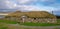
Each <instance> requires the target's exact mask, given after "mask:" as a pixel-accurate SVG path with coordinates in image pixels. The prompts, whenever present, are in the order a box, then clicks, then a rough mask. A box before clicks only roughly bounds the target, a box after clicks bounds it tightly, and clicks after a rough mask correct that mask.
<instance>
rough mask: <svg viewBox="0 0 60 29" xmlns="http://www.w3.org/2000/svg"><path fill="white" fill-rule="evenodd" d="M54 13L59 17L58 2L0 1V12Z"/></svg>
mask: <svg viewBox="0 0 60 29" xmlns="http://www.w3.org/2000/svg"><path fill="white" fill-rule="evenodd" d="M16 10H20V11H48V12H51V11H54V14H55V15H60V0H0V12H11V11H16Z"/></svg>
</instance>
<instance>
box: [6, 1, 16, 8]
mask: <svg viewBox="0 0 60 29" xmlns="http://www.w3.org/2000/svg"><path fill="white" fill-rule="evenodd" d="M5 4H6V6H7V7H9V8H16V6H17V4H16V3H14V2H12V1H8V0H7V1H5Z"/></svg>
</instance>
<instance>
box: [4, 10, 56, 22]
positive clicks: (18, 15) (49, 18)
mask: <svg viewBox="0 0 60 29" xmlns="http://www.w3.org/2000/svg"><path fill="white" fill-rule="evenodd" d="M5 18H7V19H10V20H15V21H18V22H23V23H24V22H33V23H37V22H38V23H56V22H57V20H56V19H57V18H56V16H54V15H53V14H50V13H48V12H46V11H31V12H20V11H16V12H13V13H10V14H9V15H7V16H6V17H5Z"/></svg>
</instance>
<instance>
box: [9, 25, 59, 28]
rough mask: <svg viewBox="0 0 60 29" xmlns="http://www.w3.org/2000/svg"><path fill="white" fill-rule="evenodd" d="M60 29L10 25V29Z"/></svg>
mask: <svg viewBox="0 0 60 29" xmlns="http://www.w3.org/2000/svg"><path fill="white" fill-rule="evenodd" d="M12 28H13V29H56V28H57V29H60V26H45V27H41V26H23V25H19V24H9V25H8V29H12Z"/></svg>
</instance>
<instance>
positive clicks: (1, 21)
mask: <svg viewBox="0 0 60 29" xmlns="http://www.w3.org/2000/svg"><path fill="white" fill-rule="evenodd" d="M0 23H7V24H16V23H17V22H15V21H10V20H0Z"/></svg>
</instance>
